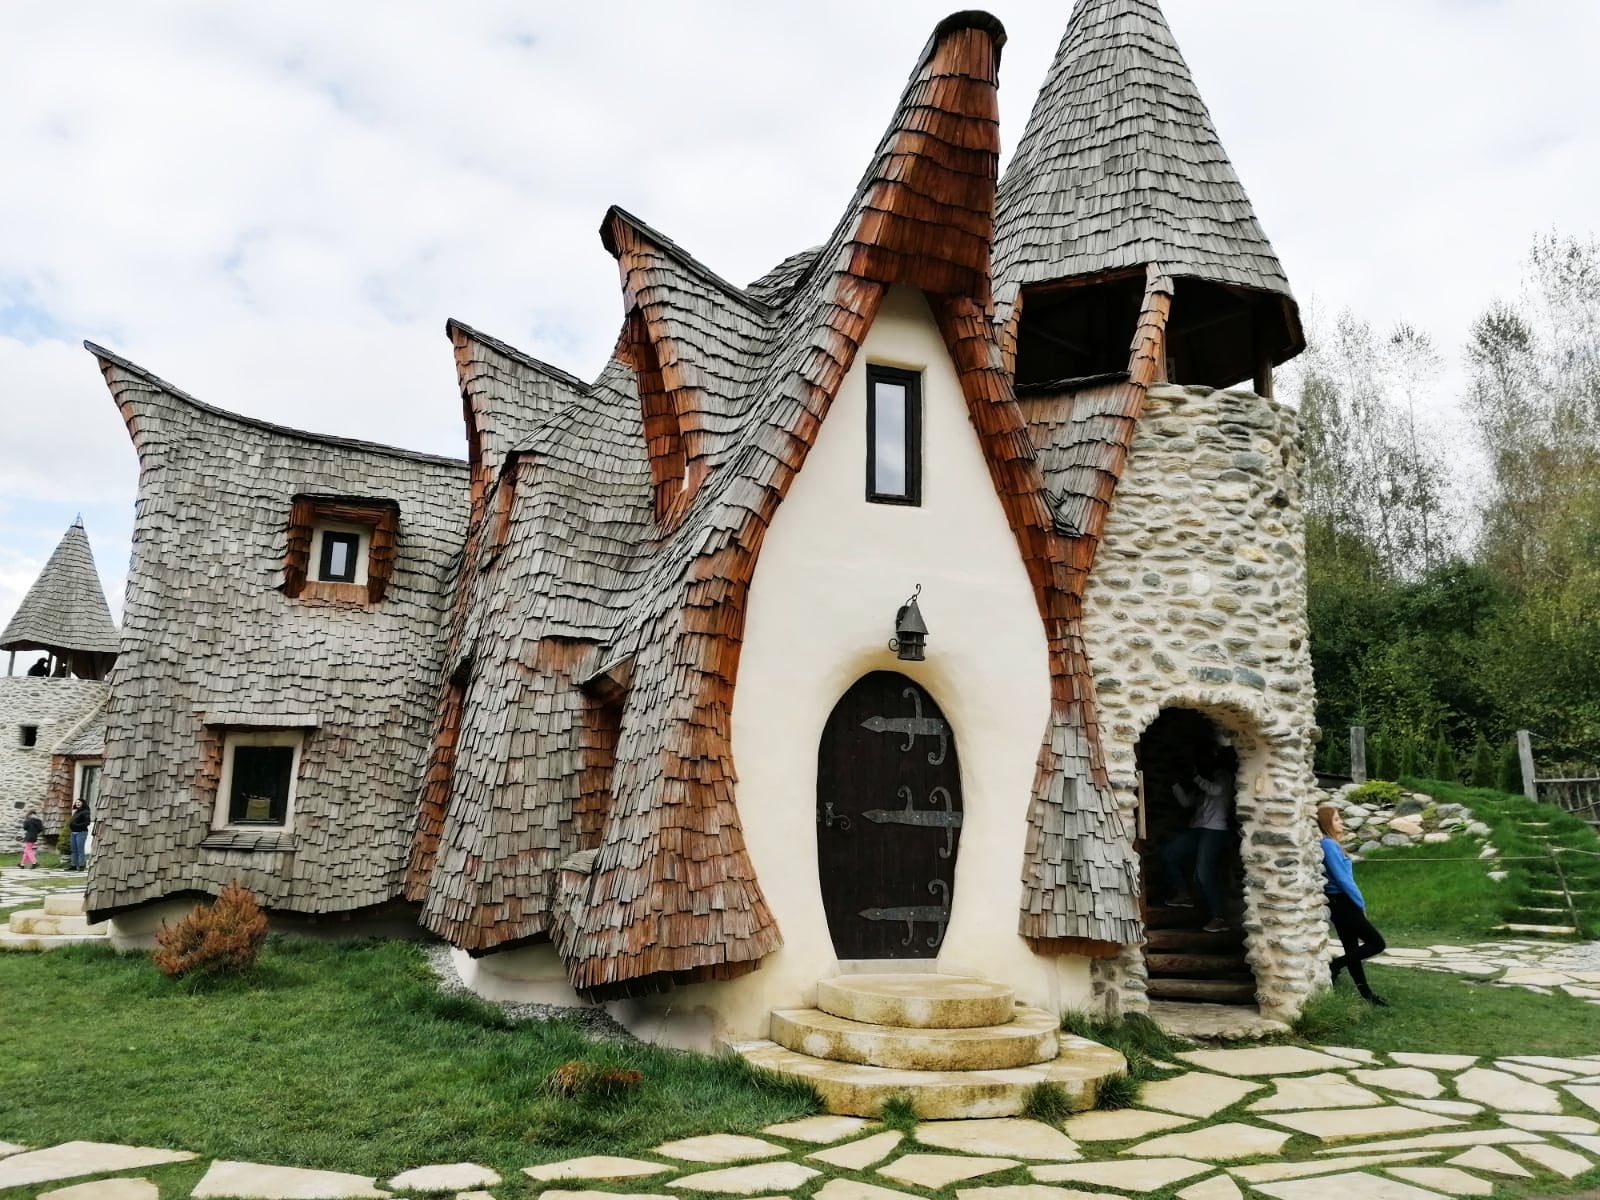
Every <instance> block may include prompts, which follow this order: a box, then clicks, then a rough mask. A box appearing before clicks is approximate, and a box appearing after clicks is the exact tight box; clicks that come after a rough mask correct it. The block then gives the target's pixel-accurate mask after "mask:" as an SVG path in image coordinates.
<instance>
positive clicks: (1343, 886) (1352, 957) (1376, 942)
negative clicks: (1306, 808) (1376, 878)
mask: <svg viewBox="0 0 1600 1200" xmlns="http://www.w3.org/2000/svg"><path fill="white" fill-rule="evenodd" d="M1317 825H1318V826H1319V827H1320V828H1321V829H1322V870H1323V873H1324V876H1325V878H1326V882H1325V883H1324V884H1323V885H1322V890H1323V892H1324V893H1326V894H1327V897H1328V915H1329V916H1331V917H1332V918H1333V928H1334V932H1336V933H1337V934H1338V935H1339V944H1340V945H1341V946H1342V947H1344V953H1343V954H1341V955H1339V956H1338V957H1337V958H1335V959H1334V960H1333V962H1331V963H1330V964H1329V966H1330V967H1331V968H1332V970H1333V982H1334V983H1335V984H1337V983H1338V982H1339V972H1341V971H1349V972H1350V978H1351V980H1352V981H1353V982H1354V983H1355V985H1356V991H1358V992H1360V993H1361V997H1362V999H1364V1000H1365V1001H1366V1002H1367V1003H1368V1004H1375V1005H1377V1006H1378V1007H1379V1008H1388V1007H1389V1004H1388V1001H1386V1000H1384V998H1383V997H1382V996H1379V995H1378V994H1377V993H1376V992H1374V991H1373V990H1372V987H1371V986H1370V985H1369V984H1368V983H1367V970H1366V968H1365V967H1364V966H1362V965H1361V964H1362V963H1364V962H1365V961H1366V960H1367V959H1369V958H1372V957H1373V956H1374V955H1378V954H1382V953H1383V952H1384V950H1385V949H1386V948H1387V945H1388V943H1386V942H1385V941H1384V940H1383V934H1381V933H1379V932H1378V931H1377V929H1375V928H1374V927H1373V924H1372V922H1371V921H1369V920H1367V902H1366V900H1364V899H1363V898H1362V896H1361V889H1360V888H1358V887H1357V886H1356V877H1355V872H1354V871H1353V870H1352V869H1351V866H1350V857H1349V855H1347V854H1345V852H1344V848H1343V847H1342V846H1340V845H1339V838H1340V837H1341V836H1343V834H1344V821H1343V819H1342V818H1341V817H1340V816H1339V810H1338V809H1336V808H1334V807H1333V806H1332V805H1331V804H1329V805H1323V806H1322V807H1321V808H1319V809H1317Z"/></svg>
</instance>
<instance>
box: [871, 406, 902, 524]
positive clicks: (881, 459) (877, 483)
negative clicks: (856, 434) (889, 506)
mask: <svg viewBox="0 0 1600 1200" xmlns="http://www.w3.org/2000/svg"><path fill="white" fill-rule="evenodd" d="M873 401H874V403H873V430H872V455H873V459H872V475H873V478H872V490H873V492H874V493H876V494H877V495H880V496H904V495H906V494H907V489H906V388H905V384H903V383H889V382H888V381H886V380H882V379H880V380H878V381H877V382H876V383H875V384H874V390H873Z"/></svg>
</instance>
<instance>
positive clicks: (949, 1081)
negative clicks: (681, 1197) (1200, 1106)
mask: <svg viewBox="0 0 1600 1200" xmlns="http://www.w3.org/2000/svg"><path fill="white" fill-rule="evenodd" d="M1060 1024H1061V1023H1060V1021H1059V1019H1058V1018H1056V1017H1055V1016H1054V1015H1053V1014H1051V1013H1047V1012H1045V1011H1043V1010H1042V1009H1037V1008H1028V1007H1027V1006H1025V1005H1021V1004H1018V1003H1017V1002H1016V997H1015V996H1014V995H1013V994H1012V991H1011V989H1010V988H1007V987H1005V986H1003V985H1001V984H997V983H990V982H988V981H986V980H982V979H971V978H966V977H962V976H954V975H936V974H927V973H913V974H904V975H841V976H839V977H837V978H835V979H828V980H824V981H823V982H821V983H819V984H818V985H817V1007H816V1008H805V1009H780V1010H777V1011H775V1012H774V1013H773V1014H772V1022H771V1028H770V1034H771V1036H770V1038H769V1039H763V1040H760V1041H752V1042H740V1043H735V1044H733V1045H732V1046H730V1049H732V1050H733V1051H734V1052H735V1053H737V1054H740V1055H742V1056H743V1057H744V1058H745V1059H746V1060H748V1061H749V1062H750V1063H751V1065H753V1066H757V1067H761V1068H763V1069H765V1070H768V1071H773V1072H775V1073H777V1074H779V1075H789V1076H793V1077H795V1078H799V1079H804V1080H805V1081H806V1082H807V1083H810V1084H811V1085H812V1086H813V1087H815V1088H816V1089H817V1092H818V1093H819V1094H820V1095H821V1096H822V1099H823V1102H824V1104H826V1106H827V1109H828V1111H829V1112H830V1113H837V1114H841V1115H846V1116H857V1117H875V1116H877V1115H878V1114H879V1112H880V1111H881V1110H882V1108H883V1104H884V1101H886V1100H888V1099H890V1098H891V1097H894V1096H908V1097H910V1099H911V1101H912V1103H913V1104H914V1105H915V1108H916V1114H917V1116H918V1117H920V1118H922V1119H923V1120H943V1119H956V1118H968V1117H1008V1116H1014V1115H1016V1114H1017V1113H1019V1112H1021V1111H1022V1108H1023V1104H1024V1102H1025V1099H1026V1097H1027V1094H1028V1091H1029V1089H1031V1088H1033V1087H1034V1086H1036V1085H1037V1084H1041V1083H1054V1084H1057V1085H1059V1086H1060V1087H1061V1088H1062V1089H1063V1090H1065V1092H1066V1093H1067V1095H1068V1097H1069V1098H1070V1099H1071V1101H1072V1104H1073V1106H1074V1107H1075V1108H1088V1107H1090V1106H1091V1105H1092V1104H1093V1103H1094V1090H1095V1084H1096V1083H1097V1082H1098V1081H1099V1080H1101V1079H1103V1078H1105V1077H1106V1076H1108V1075H1115V1074H1117V1073H1119V1072H1121V1071H1124V1070H1126V1068H1127V1064H1126V1062H1125V1061H1124V1060H1123V1057H1122V1055H1120V1054H1118V1053H1117V1052H1116V1051H1115V1050H1111V1049H1108V1048H1107V1047H1105V1046H1101V1045H1099V1044H1098V1043H1096V1042H1091V1041H1087V1040H1086V1039H1084V1038H1079V1037H1074V1036H1072V1035H1071V1034H1067V1033H1062V1032H1061V1029H1060Z"/></svg>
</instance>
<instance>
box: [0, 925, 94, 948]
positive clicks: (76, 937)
mask: <svg viewBox="0 0 1600 1200" xmlns="http://www.w3.org/2000/svg"><path fill="white" fill-rule="evenodd" d="M110 941H111V939H110V938H109V937H107V936H105V935H104V934H97V933H63V934H59V935H50V934H43V933H13V932H12V931H11V930H9V929H0V950H25V951H39V950H55V949H57V948H59V947H61V946H76V945H79V944H80V943H83V942H94V943H102V942H103V943H108V944H109V943H110Z"/></svg>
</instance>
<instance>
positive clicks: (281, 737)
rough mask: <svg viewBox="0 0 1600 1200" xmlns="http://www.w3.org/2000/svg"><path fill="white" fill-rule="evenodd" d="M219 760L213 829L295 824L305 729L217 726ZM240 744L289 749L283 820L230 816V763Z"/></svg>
mask: <svg viewBox="0 0 1600 1200" xmlns="http://www.w3.org/2000/svg"><path fill="white" fill-rule="evenodd" d="M217 732H218V733H219V734H220V737H221V743H222V745H221V762H220V766H219V771H218V776H217V797H216V804H215V807H214V809H213V812H212V818H211V827H212V829H213V830H223V829H246V830H282V831H283V832H285V833H287V832H289V831H290V830H292V829H293V828H294V818H295V805H296V801H297V799H298V796H297V794H296V793H297V792H298V791H299V782H300V763H301V759H302V756H303V755H304V752H305V742H306V733H307V731H306V730H304V729H220V730H218V731H217ZM240 746H244V747H256V746H262V747H281V748H287V749H289V750H291V751H292V753H291V755H290V758H289V791H288V795H287V796H286V797H285V799H284V805H283V821H282V822H278V821H238V820H235V819H234V817H233V767H234V760H235V755H236V752H237V750H238V748H239V747H240Z"/></svg>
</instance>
